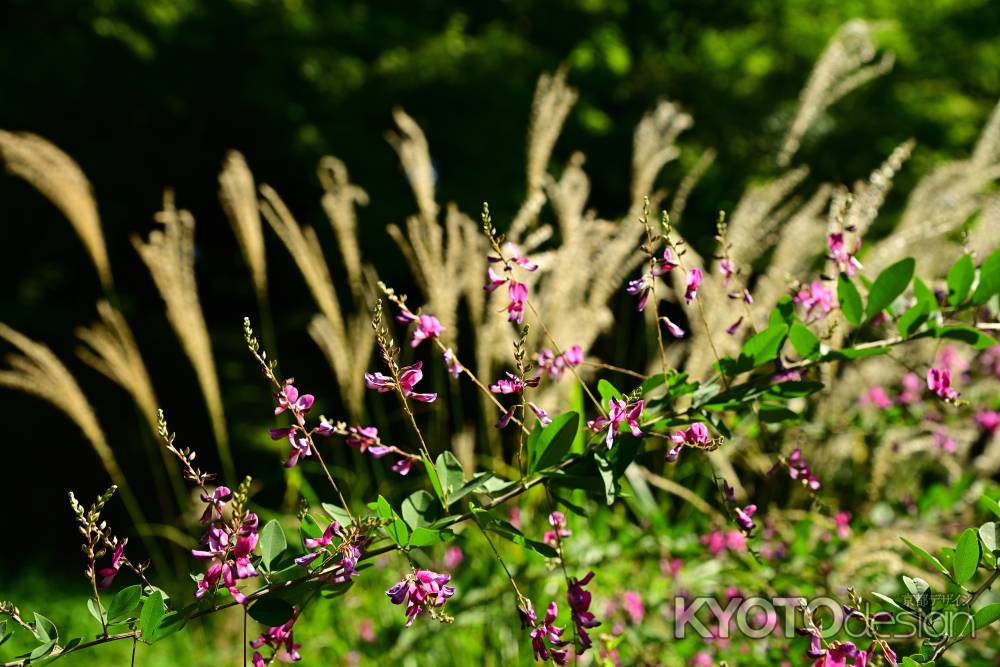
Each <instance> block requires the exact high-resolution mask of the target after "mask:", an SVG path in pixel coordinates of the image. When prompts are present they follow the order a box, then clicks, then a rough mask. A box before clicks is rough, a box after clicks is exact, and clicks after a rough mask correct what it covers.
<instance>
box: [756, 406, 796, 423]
mask: <svg viewBox="0 0 1000 667" xmlns="http://www.w3.org/2000/svg"><path fill="white" fill-rule="evenodd" d="M758 416H759V417H760V420H761V421H762V422H764V423H766V424H776V423H778V422H783V421H789V420H795V419H798V418H799V414H798V413H797V412H794V411H792V410H789V409H788V408H786V407H785V406H783V405H776V404H774V403H764V404H763V405H761V406H760V414H759V415H758Z"/></svg>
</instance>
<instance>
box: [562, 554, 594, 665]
mask: <svg viewBox="0 0 1000 667" xmlns="http://www.w3.org/2000/svg"><path fill="white" fill-rule="evenodd" d="M593 578H594V573H593V572H588V573H587V575H586V576H585V577H584V578H583V579H579V580H577V581H574V582H573V583H572V584H570V586H569V588H568V589H567V590H566V602H567V603H569V608H570V612H571V615H572V617H573V623H574V625H576V629H577V635H578V636H579V639H580V646H581V647H582V650H581V651H580V652H581V653H582V652H583V651H585V650H587V649H588V648H590V646H591V641H590V635H589V634H588V633H587V630H589V629H590V628H596V627H597V626H599V625H600V624H601V622H600V621H598V620H597V619H596V618H594V614H593V613H591V611H590V603H591V594H590V592H589V591H587V590H586V589H584V586H586V585H587V584H589V583H590V581H591V580H592V579H593Z"/></svg>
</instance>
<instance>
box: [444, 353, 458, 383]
mask: <svg viewBox="0 0 1000 667" xmlns="http://www.w3.org/2000/svg"><path fill="white" fill-rule="evenodd" d="M443 358H444V363H445V364H446V365H447V366H448V372H449V373H451V376H452V377H454V378H457V377H458V376H459V375H461V374H462V364H460V363H458V358H457V357H456V356H455V353H454V352H452V351H451V348H450V347H449V348H448V349H447V350H445V351H444V355H443Z"/></svg>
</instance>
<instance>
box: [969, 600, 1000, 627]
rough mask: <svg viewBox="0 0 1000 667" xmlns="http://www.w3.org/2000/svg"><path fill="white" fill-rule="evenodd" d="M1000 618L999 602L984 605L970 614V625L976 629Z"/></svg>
mask: <svg viewBox="0 0 1000 667" xmlns="http://www.w3.org/2000/svg"><path fill="white" fill-rule="evenodd" d="M998 619H1000V602H992V603H990V604H988V605H984V606H983V607H982V608H981V609H979V610H978V611H977V612H976V613H975V614H973V616H972V627H973V628H975V629H976V630H980V629H982V628H985V627H986V626H987V625H990V624H991V623H995V622H996V621H997V620H998Z"/></svg>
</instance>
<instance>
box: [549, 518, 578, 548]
mask: <svg viewBox="0 0 1000 667" xmlns="http://www.w3.org/2000/svg"><path fill="white" fill-rule="evenodd" d="M549 524H550V525H551V526H552V528H553V530H547V531H545V534H544V535H542V541H543V542H545V543H546V544H548V545H549V546H555V545H556V544H557V543H558V542H559V540H561V539H562V538H564V537H572V536H573V531H571V530H568V529H567V528H566V515H565V514H563V513H562V512H560V511H558V510H556V511H555V512H552V513H551V514H549Z"/></svg>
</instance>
